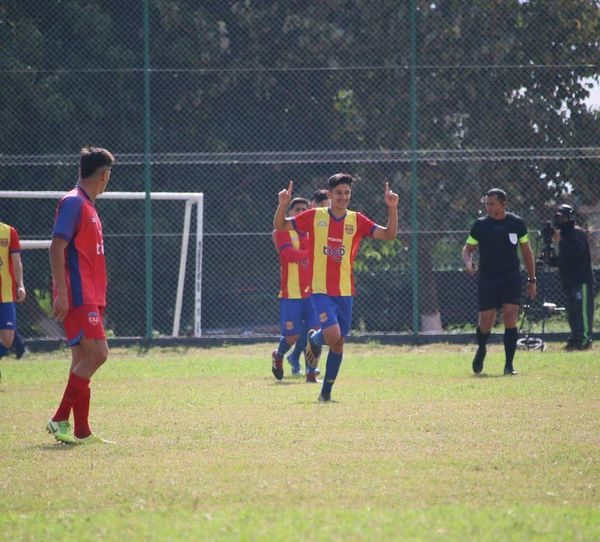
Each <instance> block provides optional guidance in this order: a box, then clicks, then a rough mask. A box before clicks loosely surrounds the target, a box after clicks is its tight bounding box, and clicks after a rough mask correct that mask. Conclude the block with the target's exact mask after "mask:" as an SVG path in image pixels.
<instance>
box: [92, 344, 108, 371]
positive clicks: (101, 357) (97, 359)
mask: <svg viewBox="0 0 600 542" xmlns="http://www.w3.org/2000/svg"><path fill="white" fill-rule="evenodd" d="M107 359H108V348H107V347H102V348H98V349H97V350H96V352H95V353H94V364H95V365H96V367H100V365H102V364H103V363H104V362H105V361H106V360H107Z"/></svg>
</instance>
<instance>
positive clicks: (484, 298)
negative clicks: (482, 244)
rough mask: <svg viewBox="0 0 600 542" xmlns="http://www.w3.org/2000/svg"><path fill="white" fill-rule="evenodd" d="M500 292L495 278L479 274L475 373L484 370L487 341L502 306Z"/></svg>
mask: <svg viewBox="0 0 600 542" xmlns="http://www.w3.org/2000/svg"><path fill="white" fill-rule="evenodd" d="M499 294H500V292H499V289H498V285H497V281H496V280H494V278H489V277H486V276H483V275H480V276H479V278H478V281H477V302H478V305H479V318H478V323H477V330H476V338H477V352H475V357H474V358H473V363H472V367H473V372H474V373H475V374H480V373H481V371H483V361H484V360H485V356H486V354H487V342H488V340H489V338H490V333H491V330H492V327H493V325H494V322H495V321H496V309H497V307H498V306H500V303H499V297H500V296H499Z"/></svg>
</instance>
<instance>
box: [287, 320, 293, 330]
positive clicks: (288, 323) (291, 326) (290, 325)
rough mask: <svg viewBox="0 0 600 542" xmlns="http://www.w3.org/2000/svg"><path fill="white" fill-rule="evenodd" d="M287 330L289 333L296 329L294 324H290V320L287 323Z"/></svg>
mask: <svg viewBox="0 0 600 542" xmlns="http://www.w3.org/2000/svg"><path fill="white" fill-rule="evenodd" d="M285 329H287V330H288V331H289V330H291V329H294V322H290V321H289V320H288V321H287V322H286V323H285Z"/></svg>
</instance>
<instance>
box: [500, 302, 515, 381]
mask: <svg viewBox="0 0 600 542" xmlns="http://www.w3.org/2000/svg"><path fill="white" fill-rule="evenodd" d="M502 313H503V316H504V354H505V358H506V362H505V364H504V374H505V375H516V374H517V371H515V370H514V368H513V360H514V358H515V352H516V350H517V339H518V335H519V331H518V329H517V320H518V318H519V305H517V304H510V303H505V304H504V305H503V306H502Z"/></svg>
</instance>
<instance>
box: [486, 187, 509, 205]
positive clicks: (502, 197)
mask: <svg viewBox="0 0 600 542" xmlns="http://www.w3.org/2000/svg"><path fill="white" fill-rule="evenodd" d="M485 195H486V196H496V198H498V201H499V202H501V203H505V202H506V192H505V191H504V190H502V188H491V189H490V190H488V191H487V192H486V193H485Z"/></svg>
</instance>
